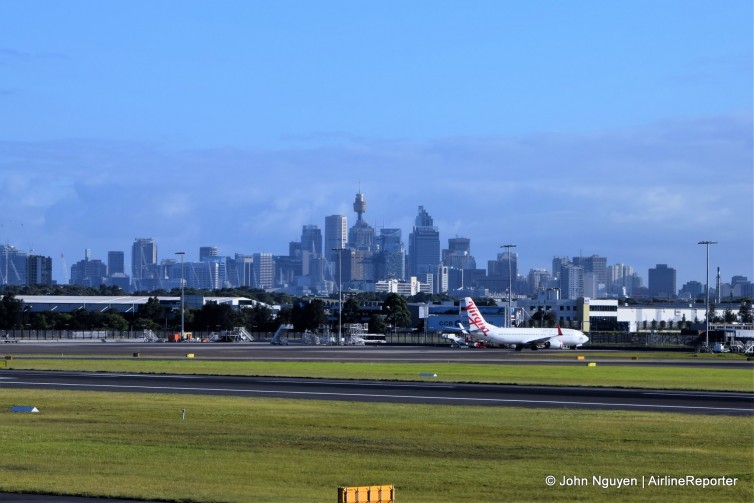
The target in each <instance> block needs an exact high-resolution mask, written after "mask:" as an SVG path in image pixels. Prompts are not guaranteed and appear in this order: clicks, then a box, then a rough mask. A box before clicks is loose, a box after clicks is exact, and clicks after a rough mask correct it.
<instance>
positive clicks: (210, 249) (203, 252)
mask: <svg viewBox="0 0 754 503" xmlns="http://www.w3.org/2000/svg"><path fill="white" fill-rule="evenodd" d="M213 257H217V246H200V247H199V262H205V261H207V260H210V259H211V258H213Z"/></svg>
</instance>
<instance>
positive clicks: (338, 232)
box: [325, 215, 348, 262]
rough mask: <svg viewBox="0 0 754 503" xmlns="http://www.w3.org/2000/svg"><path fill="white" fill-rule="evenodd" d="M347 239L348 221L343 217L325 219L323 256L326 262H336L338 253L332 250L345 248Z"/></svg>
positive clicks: (333, 216) (336, 216)
mask: <svg viewBox="0 0 754 503" xmlns="http://www.w3.org/2000/svg"><path fill="white" fill-rule="evenodd" d="M347 239H348V219H347V218H346V217H345V215H330V216H328V217H325V256H326V257H327V261H328V262H334V261H335V260H337V258H338V255H337V253H338V252H335V251H333V249H340V248H345V247H346V242H347Z"/></svg>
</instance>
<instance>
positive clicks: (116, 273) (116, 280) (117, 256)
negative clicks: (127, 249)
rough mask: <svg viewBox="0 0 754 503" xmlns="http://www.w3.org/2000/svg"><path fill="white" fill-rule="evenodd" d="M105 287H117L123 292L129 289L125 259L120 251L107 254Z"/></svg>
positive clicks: (129, 279) (129, 280) (129, 282)
mask: <svg viewBox="0 0 754 503" xmlns="http://www.w3.org/2000/svg"><path fill="white" fill-rule="evenodd" d="M105 284H106V285H107V286H117V287H118V288H120V289H121V290H123V291H126V292H127V291H129V290H130V289H131V278H130V277H129V276H128V275H127V274H126V258H125V253H123V252H122V251H109V252H107V278H106V279H105Z"/></svg>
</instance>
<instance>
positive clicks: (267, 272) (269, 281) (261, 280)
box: [252, 253, 275, 289]
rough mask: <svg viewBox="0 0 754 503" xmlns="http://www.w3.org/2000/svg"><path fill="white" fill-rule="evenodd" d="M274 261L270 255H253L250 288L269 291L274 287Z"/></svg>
mask: <svg viewBox="0 0 754 503" xmlns="http://www.w3.org/2000/svg"><path fill="white" fill-rule="evenodd" d="M274 275H275V260H274V259H273V258H272V253H255V254H254V265H253V278H252V286H253V287H254V288H262V289H270V288H272V287H273V286H274V281H275V278H274Z"/></svg>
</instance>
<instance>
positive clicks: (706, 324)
mask: <svg viewBox="0 0 754 503" xmlns="http://www.w3.org/2000/svg"><path fill="white" fill-rule="evenodd" d="M698 244H700V245H704V246H705V247H706V248H707V284H706V287H705V290H706V291H707V292H706V293H707V303H706V305H705V308H704V312H705V316H704V343H705V344H706V346H707V351H709V245H716V244H717V241H699V243H698Z"/></svg>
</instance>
